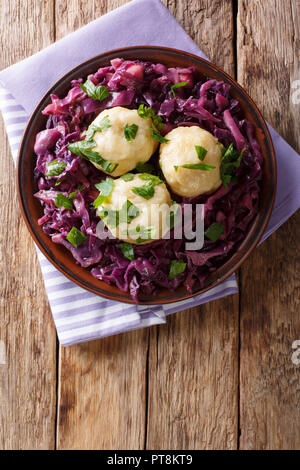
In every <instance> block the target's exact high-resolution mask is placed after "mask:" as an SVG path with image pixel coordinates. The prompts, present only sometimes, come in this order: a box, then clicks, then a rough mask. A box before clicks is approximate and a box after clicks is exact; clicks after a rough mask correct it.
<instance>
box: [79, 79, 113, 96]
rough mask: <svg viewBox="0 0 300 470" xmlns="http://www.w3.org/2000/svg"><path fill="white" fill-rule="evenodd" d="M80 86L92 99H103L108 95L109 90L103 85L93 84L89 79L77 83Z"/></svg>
mask: <svg viewBox="0 0 300 470" xmlns="http://www.w3.org/2000/svg"><path fill="white" fill-rule="evenodd" d="M79 86H80V88H81V89H82V90H83V91H84V92H85V93H86V94H87V95H88V96H89V97H90V98H93V100H96V101H103V100H105V98H107V97H108V96H109V91H108V89H107V88H106V86H104V85H98V86H96V85H94V84H93V82H92V81H91V80H87V81H86V82H85V83H84V84H80V85H79Z"/></svg>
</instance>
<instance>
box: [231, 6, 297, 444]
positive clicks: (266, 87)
mask: <svg viewBox="0 0 300 470" xmlns="http://www.w3.org/2000/svg"><path fill="white" fill-rule="evenodd" d="M299 17H300V2H299V1H297V0H296V1H291V2H282V1H278V0H272V1H266V2H260V1H255V0H251V1H247V2H245V1H240V2H239V13H238V44H237V50H238V78H239V81H240V83H241V84H242V85H244V86H245V88H246V89H247V90H248V91H249V93H250V95H252V97H253V98H254V100H255V101H256V102H257V104H258V106H259V107H260V108H261V110H262V112H263V114H264V116H265V117H266V119H268V120H269V122H270V123H271V124H272V125H273V126H274V127H275V128H276V129H277V130H278V131H279V132H280V133H281V134H282V135H283V137H285V138H286V139H287V140H288V142H289V143H290V144H291V145H292V146H294V148H295V149H296V150H298V151H299V150H300V135H299V116H300V105H299V104H298V105H295V104H293V103H292V101H291V96H292V89H291V83H292V81H293V80H296V79H300V47H299V44H300V43H299V39H300V35H299ZM286 157H287V158H288V155H287V156H286ZM299 225H300V213H299V212H298V213H297V214H296V215H294V216H293V217H292V218H291V219H290V220H289V221H288V222H287V223H285V225H284V226H283V227H281V228H280V229H279V230H278V231H277V232H276V233H275V234H273V235H272V236H271V237H270V239H269V240H267V241H266V242H265V243H263V245H262V246H260V247H259V248H257V249H256V250H255V251H254V252H253V254H252V255H251V257H250V259H248V261H247V262H246V263H245V264H244V265H243V267H242V269H241V291H242V295H241V333H240V334H241V357H240V364H241V369H240V410H241V417H240V427H241V438H240V447H241V448H242V449H299V447H300V428H299V422H300V393H299V392H300V385H299V384H300V381H299V375H300V369H299V366H298V367H297V366H296V365H294V364H293V363H292V360H291V356H292V352H293V350H292V343H293V341H295V340H297V339H299V338H300V318H299V298H300V277H299V272H300V249H299V248H300V247H299Z"/></svg>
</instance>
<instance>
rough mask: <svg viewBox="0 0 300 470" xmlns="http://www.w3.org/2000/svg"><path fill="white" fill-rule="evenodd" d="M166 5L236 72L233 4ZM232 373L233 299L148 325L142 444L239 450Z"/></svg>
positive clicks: (204, 47) (235, 320) (235, 357)
mask: <svg viewBox="0 0 300 470" xmlns="http://www.w3.org/2000/svg"><path fill="white" fill-rule="evenodd" d="M166 3H167V6H168V7H169V8H170V10H171V12H172V13H173V14H174V15H176V17H177V19H178V20H179V22H180V23H181V24H182V25H183V26H184V28H185V29H186V31H187V32H188V33H189V34H190V35H191V37H192V38H193V39H194V40H195V42H197V43H198V44H199V46H200V47H201V48H202V50H203V51H204V52H205V54H206V55H207V56H208V57H210V58H211V60H213V61H214V62H215V63H217V64H218V65H219V66H221V67H222V68H224V69H225V70H226V71H227V72H229V73H230V74H231V75H234V50H233V42H232V38H233V11H232V4H231V2H228V1H222V0H217V1H201V2H199V1H191V2H188V3H187V2H174V1H169V2H166ZM212 29H213V31H214V38H216V40H218V41H220V42H221V43H222V45H223V48H222V54H220V50H219V49H217V48H215V47H214V41H213V40H212V36H211V31H212ZM237 371H238V296H231V297H229V298H226V299H222V300H219V301H215V302H211V303H209V304H206V305H202V306H200V307H198V308H193V309H191V310H188V311H185V312H178V313H177V314H176V315H174V316H172V317H170V318H169V319H168V324H167V325H166V326H163V327H161V326H160V327H157V329H154V328H153V329H151V343H150V362H149V398H148V403H149V407H148V430H147V448H149V449H222V448H223V449H224V448H226V449H234V448H236V447H237V442H238V401H237V400H238V372H237ZM158 430H159V432H158Z"/></svg>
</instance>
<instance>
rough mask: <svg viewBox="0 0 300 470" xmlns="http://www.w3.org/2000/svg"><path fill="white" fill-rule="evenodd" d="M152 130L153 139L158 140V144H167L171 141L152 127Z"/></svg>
mask: <svg viewBox="0 0 300 470" xmlns="http://www.w3.org/2000/svg"><path fill="white" fill-rule="evenodd" d="M151 130H152V134H151V137H152V138H153V139H156V140H158V142H160V143H161V144H165V143H166V142H169V139H166V138H165V137H163V136H162V135H161V134H160V133H159V132H158V131H157V130H156V129H154V128H153V127H151Z"/></svg>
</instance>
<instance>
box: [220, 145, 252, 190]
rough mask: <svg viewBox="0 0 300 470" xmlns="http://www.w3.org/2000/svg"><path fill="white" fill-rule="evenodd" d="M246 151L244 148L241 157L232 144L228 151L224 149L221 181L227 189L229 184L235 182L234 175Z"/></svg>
mask: <svg viewBox="0 0 300 470" xmlns="http://www.w3.org/2000/svg"><path fill="white" fill-rule="evenodd" d="M245 150H246V149H245V148H244V149H243V150H242V151H241V153H240V155H239V154H238V152H237V150H236V149H235V148H234V147H233V144H230V145H229V147H228V148H227V149H223V151H222V153H223V156H222V161H221V180H222V183H223V186H224V187H225V188H227V187H228V183H230V182H231V181H235V177H234V176H233V173H234V170H235V169H236V168H238V167H239V166H240V164H241V162H242V157H243V153H244V152H245Z"/></svg>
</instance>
